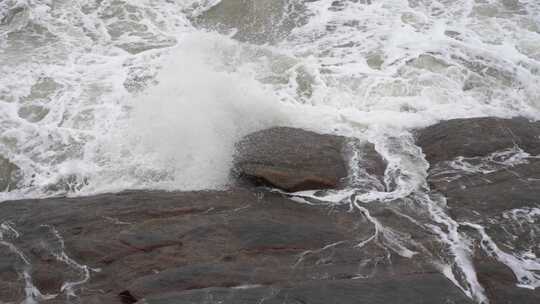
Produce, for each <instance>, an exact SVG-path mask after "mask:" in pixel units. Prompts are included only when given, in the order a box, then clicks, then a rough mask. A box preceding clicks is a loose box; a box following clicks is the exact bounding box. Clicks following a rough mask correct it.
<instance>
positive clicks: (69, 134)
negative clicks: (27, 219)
mask: <svg viewBox="0 0 540 304" xmlns="http://www.w3.org/2000/svg"><path fill="white" fill-rule="evenodd" d="M478 116H498V117H513V116H525V117H527V118H530V119H540V1H537V0H356V1H352V0H351V1H346V0H311V1H300V0H275V1H262V0H222V1H219V0H200V1H197V0H130V1H127V0H0V171H2V172H7V173H4V174H3V175H0V187H2V188H3V189H0V191H2V190H3V191H2V192H0V201H4V200H12V199H23V198H43V197H50V196H55V195H67V196H81V195H90V194H96V193H103V192H110V191H121V190H124V189H164V190H196V189H220V188H224V187H226V186H227V185H228V184H229V183H230V180H229V174H228V172H229V170H230V166H231V161H232V155H233V153H234V143H235V142H236V141H237V140H238V139H240V138H241V137H242V136H244V135H246V134H248V133H251V132H254V131H257V130H260V129H264V128H268V127H271V126H278V125H279V126H283V125H286V126H293V127H302V128H306V129H310V130H314V131H317V132H323V133H333V134H341V135H347V136H353V137H358V138H360V139H362V140H367V141H370V142H372V143H374V144H375V145H376V147H377V150H378V151H379V152H381V153H382V154H383V156H385V158H386V159H387V161H388V162H389V169H388V170H387V173H386V175H387V176H386V180H385V181H386V182H387V184H388V185H392V187H391V189H390V191H386V192H382V191H380V189H378V188H377V187H374V188H372V189H364V193H363V194H362V195H361V196H360V200H363V201H369V200H374V199H378V200H386V201H391V200H393V199H397V198H402V197H406V196H410V195H413V196H415V197H416V198H417V200H418V201H419V202H421V203H422V204H424V206H425V208H426V210H428V211H429V212H430V214H431V215H432V216H431V219H432V220H433V221H435V222H436V223H439V224H440V225H443V226H445V227H446V228H445V229H444V230H441V229H439V230H437V229H436V228H434V230H437V231H436V232H438V233H440V238H441V240H442V241H444V242H446V243H447V244H449V247H450V248H451V251H452V256H453V257H454V258H455V263H454V265H457V266H444V265H443V266H441V268H442V271H443V272H444V273H445V274H447V276H448V277H449V279H451V280H453V281H454V282H455V283H456V285H458V286H460V287H461V288H462V289H463V290H464V292H465V293H467V294H468V295H469V296H471V297H472V298H474V299H476V300H477V301H479V302H481V301H483V300H485V299H484V296H483V290H482V287H481V286H479V284H478V282H477V281H476V277H475V275H474V269H472V266H471V265H470V258H468V255H469V253H470V252H469V251H468V249H467V246H463V244H464V240H463V239H462V238H463V237H462V236H460V233H459V232H458V228H459V226H460V225H465V224H464V223H456V222H455V221H453V220H452V219H451V218H450V217H449V216H448V215H446V214H445V213H444V212H443V210H442V208H440V207H438V206H440V205H441V204H440V203H438V202H434V201H432V198H429V197H427V196H426V195H425V193H423V192H422V191H420V190H419V189H422V187H425V185H426V176H427V173H426V172H427V163H426V161H425V160H424V159H423V155H422V153H421V151H420V150H419V149H418V148H417V147H416V146H415V145H414V142H413V139H412V136H411V130H412V129H414V128H418V127H424V126H428V125H431V124H434V123H436V122H437V121H440V120H445V119H451V118H462V117H478ZM509 153H510V152H509ZM515 154H516V157H515V158H512V159H517V161H519V160H520V159H521V158H520V157H519V155H520V154H519V151H518V152H516V153H515ZM455 165H456V166H461V167H459V168H460V169H463V168H465V169H467V170H473V169H475V168H472V169H471V168H469V167H466V166H465V165H466V164H465V165H464V164H463V163H460V164H455ZM488 165H489V164H488ZM476 169H477V170H484V169H485V168H476ZM359 170H360V169H359ZM463 170H464V169H463ZM356 173H357V174H358V176H359V178H362V174H363V173H362V172H359V171H358V172H356ZM359 184H360V183H359ZM310 195H312V194H310V193H304V194H301V195H300V197H301V196H305V197H310ZM346 195H347V193H338V194H336V196H335V197H332V196H329V197H328V198H327V199H328V200H329V201H334V202H338V201H341V200H342V199H343V197H344V196H346ZM351 203H352V204H353V205H354V202H351ZM357 207H358V208H363V207H361V206H360V205H357ZM526 213H527V212H520V211H519V210H515V212H514V213H512V214H509V215H508V217H509V218H513V217H515V220H516V221H518V220H519V219H521V218H522V217H524V216H529V217H534V216H537V215H538V214H537V213H534V212H533V213H532V214H533V215H526ZM529 214H531V212H529ZM372 220H373V223H374V224H376V226H377V225H379V226H377V227H380V231H381V233H382V234H383V235H384V234H385V230H384V227H382V226H380V223H378V224H377V222H376V219H373V218H372ZM467 225H469V227H470V228H471V229H476V230H477V231H478V233H479V234H481V235H482V238H483V240H484V241H485V242H483V244H486V245H485V246H487V247H486V248H485V250H486V251H489V252H491V253H492V254H493V255H495V256H497V257H498V258H499V260H503V261H505V264H507V265H511V268H512V269H513V270H514V272H515V273H516V274H518V273H519V274H520V277H525V278H527V280H524V281H523V282H522V285H523V286H524V287H530V288H534V287H538V286H540V277H539V276H538V274H537V273H538V270H540V268H539V265H540V262H539V260H538V259H537V258H536V257H534V258H530V259H527V261H526V263H527V265H525V264H524V263H525V262H524V260H523V259H522V260H519V259H518V258H516V257H515V256H514V255H511V254H508V253H505V252H503V251H502V250H500V249H499V248H498V247H497V245H496V244H495V242H494V241H493V240H491V238H490V237H489V236H488V235H487V234H486V232H485V230H484V228H483V227H481V226H478V225H476V224H472V223H468V224H467ZM385 235H386V236H387V238H388V239H390V240H393V243H394V244H399V240H398V239H396V238H393V237H392V234H391V233H389V232H388V231H387V232H386V234H385ZM396 246H397V245H396ZM396 246H394V247H395V248H396V250H397V251H400V250H401V253H402V254H403V255H405V256H407V255H410V254H412V253H411V252H409V251H410V250H409V251H407V250H408V249H407V250H406V248H405V247H399V246H397V247H396ZM400 248H401V249H400ZM512 257H513V258H512ZM520 263H521V264H520ZM445 267H446V268H445ZM452 267H457V268H459V271H458V270H455V269H451V268H452ZM534 271H536V272H534ZM456 273H459V275H458V274H456ZM463 282H465V283H463Z"/></svg>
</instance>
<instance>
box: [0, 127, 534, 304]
mask: <svg viewBox="0 0 540 304" xmlns="http://www.w3.org/2000/svg"><path fill="white" fill-rule="evenodd" d="M489 124H492V125H491V126H492V128H497V127H499V126H501V125H504V126H505V128H504V130H508V129H510V130H513V131H512V134H514V137H512V138H513V140H506V139H504V138H501V133H497V132H498V131H494V130H492V129H491V128H490V127H489ZM527 124H529V125H528V126H526V125H527ZM463 125H468V126H473V127H472V128H473V129H474V128H477V127H478V126H481V128H480V129H478V128H477V129H476V130H477V131H478V130H480V131H482V132H480V131H478V132H476V131H475V132H473V131H470V133H467V132H469V131H467V132H465V131H460V128H461V127H460V126H463ZM441 130H445V131H441ZM486 130H487V131H486ZM460 132H461V133H460ZM485 132H488V135H487V136H486V135H485V134H486V133H485ZM489 132H491V133H489ZM536 132H537V131H536V125H535V123H529V122H526V121H524V120H521V119H514V120H499V119H490V118H482V119H471V120H462V121H461V122H460V123H459V124H457V123H456V122H455V121H449V122H441V123H440V124H438V125H435V126H432V127H429V128H426V129H424V130H418V131H417V132H416V135H417V139H418V140H417V144H418V145H419V146H420V147H421V148H422V149H423V151H424V152H425V154H426V155H427V157H426V158H427V160H428V161H429V163H430V169H429V171H428V172H427V173H428V180H427V182H428V184H429V190H428V191H427V192H421V191H413V192H411V194H409V195H406V196H404V197H400V198H397V199H396V198H391V199H380V198H375V199H373V200H372V201H369V200H368V199H364V200H358V199H355V198H356V197H362V195H363V194H364V193H363V192H362V191H363V190H355V191H357V192H350V191H351V187H349V186H348V184H347V183H348V180H349V178H350V175H351V172H349V171H350V166H351V165H354V164H359V165H360V166H361V167H362V168H363V169H364V170H366V171H367V172H369V174H371V175H372V176H373V177H374V178H376V179H379V180H380V181H381V183H382V181H383V175H384V172H385V169H386V163H385V161H384V160H383V158H382V157H381V156H380V155H378V154H377V152H376V151H375V149H374V147H373V146H372V145H371V144H368V143H359V142H356V141H354V140H352V139H347V138H344V137H339V136H331V135H321V134H316V133H312V132H309V131H305V130H299V129H291V128H273V129H269V130H264V131H261V132H257V133H254V134H251V135H249V136H247V137H246V138H245V139H244V140H243V141H241V142H240V143H239V144H238V146H237V147H238V151H237V152H238V153H237V156H236V159H235V165H236V167H235V169H234V172H233V173H234V175H235V176H236V177H238V178H240V180H241V182H239V183H238V185H236V186H231V188H229V189H227V190H221V191H217V190H216V191H194V192H161V191H125V192H121V193H117V194H103V195H97V196H90V197H80V198H49V199H42V200H21V201H13V202H3V203H1V204H0V224H1V226H0V241H1V243H0V248H2V250H1V251H0V300H1V301H3V302H8V303H9V302H16V303H20V302H22V301H23V300H24V299H25V298H28V294H29V292H30V291H32V290H33V291H34V296H33V298H35V299H37V300H38V301H39V302H41V303H149V304H165V303H175V304H179V303H180V304H181V303H230V304H233V303H234V304H242V303H246V304H247V303H260V302H264V303H290V304H292V303H310V304H317V303H321V304H323V303H324V304H326V303H340V304H347V303H351V304H352V303H474V302H480V300H481V299H482V297H481V296H479V295H478V294H475V293H473V292H472V291H470V290H472V289H467V288H465V289H463V288H459V287H458V286H456V282H452V280H450V279H449V278H448V277H452V275H451V274H452V273H454V274H455V275H454V278H456V281H458V284H460V283H462V282H463V281H462V278H461V277H460V272H459V270H458V269H457V268H456V264H457V262H455V261H456V260H455V252H456V251H451V249H452V248H451V246H450V245H448V243H445V242H442V241H441V238H442V237H441V235H445V236H449V235H450V232H451V231H450V229H451V228H452V226H451V225H448V226H444V225H443V224H442V220H441V219H442V218H443V216H442V215H440V218H439V219H436V218H434V216H433V214H434V211H433V210H435V213H436V212H444V213H445V214H447V215H445V216H447V218H444V219H446V220H448V221H455V223H456V225H457V228H456V230H455V233H458V234H460V235H461V236H463V238H464V239H465V241H464V243H463V244H467V246H468V248H467V250H466V251H463V252H464V254H465V255H469V258H470V262H471V264H472V265H473V267H474V271H475V273H474V279H475V280H477V281H478V283H479V284H480V285H481V292H482V295H485V297H486V299H487V300H489V301H490V303H538V299H539V291H538V289H536V290H534V289H528V288H519V287H518V286H517V284H522V285H527V280H528V279H529V280H530V282H532V280H534V275H535V274H536V273H537V272H535V271H537V270H535V269H534V265H533V264H534V263H533V262H534V261H535V260H534V256H538V255H540V248H539V246H540V245H539V244H540V239H539V236H540V228H539V225H538V219H540V206H539V201H538V200H537V198H538V197H540V186H539V185H538V181H539V178H538V177H539V176H540V159H538V158H537V157H536V154H539V153H537V151H536V149H537V147H536V145H535V142H534V141H535V136H537V135H539V134H540V133H536ZM443 133H448V134H446V135H444V136H443ZM462 133H463V134H466V139H463V140H462V141H461V144H460V140H461V139H459V138H458V137H459V136H461V135H460V134H462ZM479 134H483V135H482V136H480V135H479ZM490 134H495V135H493V136H494V137H493V141H490V140H489V137H490V136H492V135H490ZM516 134H517V135H516ZM463 136H465V135H463ZM471 136H476V139H474V140H477V141H478V142H480V143H481V144H482V147H481V149H480V148H478V147H476V146H474V145H472V144H471V141H469V137H471ZM440 141H448V142H449V143H451V144H452V145H449V146H447V147H446V148H445V151H444V153H443V152H441V151H438V150H437V149H439V147H442V146H443V143H441V142H440ZM351 142H352V144H351ZM514 143H517V145H515V144H514ZM351 149H353V150H354V149H356V151H357V152H358V153H357V158H351V155H350V153H351V151H352V150H351ZM254 168H255V169H254ZM276 172H278V173H276ZM276 176H277V177H278V178H276ZM321 180H325V181H331V182H320V181H321ZM314 181H315V182H314ZM260 185H263V186H265V187H258V186H260ZM387 187H392V186H391V185H387ZM272 188H278V189H280V190H282V191H285V192H276V191H273V190H272ZM328 188H334V192H332V191H331V190H328ZM339 188H342V189H343V190H341V191H342V192H339V191H338V190H335V189H339ZM317 189H326V190H324V191H322V193H323V194H320V195H319V194H317V193H318V192H317V191H315V192H314V193H315V194H314V195H313V196H311V197H305V196H302V195H303V194H304V193H306V192H308V193H311V192H310V191H305V192H302V193H301V194H298V193H291V191H298V190H317ZM358 189H362V188H361V187H360V188H358ZM327 190H328V191H329V192H328V193H330V194H335V195H337V194H339V193H349V194H348V196H343V197H345V198H343V199H341V200H338V201H334V203H329V202H328V201H325V193H326V194H328V193H327V192H326V191H327ZM378 191H384V189H378ZM387 191H388V190H387ZM336 193H337V194H336ZM430 204H431V205H430ZM434 204H436V205H437V206H441V207H440V208H441V209H440V211H437V210H439V209H436V208H438V207H436V206H432V205H434ZM434 208H435V209H434ZM447 230H448V231H450V232H449V233H446V231H447ZM463 252H462V253H463ZM501 253H506V254H507V255H504V256H503V255H501ZM525 253H526V254H528V255H525ZM501 256H502V257H503V258H501ZM512 257H513V258H514V260H512ZM527 259H528V260H527ZM512 263H524V264H520V265H518V266H522V268H520V269H522V270H523V269H529V270H530V271H529V272H521V273H520V272H519V271H517V272H516V269H513V268H512V267H511V266H512V265H514V266H515V264H512ZM527 263H529V264H527ZM525 264H527V265H529V266H527V265H525ZM523 265H525V266H523ZM530 265H533V266H530ZM444 267H446V268H444ZM527 267H529V268H527ZM449 273H450V274H449ZM516 273H519V274H520V276H521V277H519V276H518V275H517V274H516ZM528 276H529V277H528ZM469 279H470V278H469ZM462 286H466V285H462ZM33 288H35V289H33ZM38 291H39V292H38ZM471 298H472V299H471Z"/></svg>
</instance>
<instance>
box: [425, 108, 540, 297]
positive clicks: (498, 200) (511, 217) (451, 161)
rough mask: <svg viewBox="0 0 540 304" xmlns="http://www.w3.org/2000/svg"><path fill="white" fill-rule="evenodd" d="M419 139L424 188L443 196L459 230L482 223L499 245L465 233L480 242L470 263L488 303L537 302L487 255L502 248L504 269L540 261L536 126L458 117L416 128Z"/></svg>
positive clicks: (533, 293) (533, 294) (534, 294)
mask: <svg viewBox="0 0 540 304" xmlns="http://www.w3.org/2000/svg"><path fill="white" fill-rule="evenodd" d="M417 139H418V144H419V145H420V146H421V147H422V149H423V151H424V153H425V154H426V159H427V160H428V161H429V162H430V166H431V169H430V170H429V177H428V182H429V184H430V187H431V189H432V191H433V192H434V193H439V194H442V195H443V196H444V197H445V198H446V204H447V206H448V212H449V214H450V215H451V216H452V218H454V219H455V220H456V221H458V222H460V223H463V225H462V228H463V229H464V230H467V229H468V227H471V225H470V224H473V225H481V226H482V227H484V229H485V233H486V235H487V236H489V238H490V239H491V240H493V241H494V242H495V244H499V245H498V246H497V248H494V246H493V245H491V244H488V241H489V240H488V239H487V238H486V236H484V237H482V236H481V235H478V234H477V233H478V231H475V232H472V231H470V232H469V233H468V234H469V235H470V236H471V238H473V239H475V240H476V241H477V242H478V243H477V244H476V245H475V248H476V249H475V252H476V253H477V254H479V252H482V251H483V253H482V254H481V255H482V256H481V257H477V258H475V259H474V265H475V268H476V272H477V276H478V280H479V282H480V283H481V284H482V285H483V287H484V288H485V290H486V294H487V296H488V298H489V299H490V302H491V303H537V302H538V301H539V300H540V292H539V291H538V289H536V290H531V289H526V288H518V287H517V286H516V281H521V282H527V281H529V279H528V278H527V277H526V276H524V277H523V278H521V279H522V280H520V278H517V277H516V274H515V273H513V272H512V270H511V269H510V268H509V267H508V266H507V265H505V264H503V263H501V261H499V260H497V259H495V258H493V256H494V255H496V252H497V251H499V250H500V252H501V253H500V254H501V255H503V256H504V257H505V259H507V263H508V264H514V265H515V264H521V266H523V265H525V264H526V263H527V260H528V259H529V258H527V254H528V253H532V255H533V256H536V257H537V256H540V234H539V232H540V231H539V228H538V227H539V226H538V225H539V223H538V220H539V215H540V214H539V213H538V210H539V209H538V208H540V199H539V198H540V179H539V177H540V158H538V155H540V123H538V122H529V121H527V120H526V119H523V118H514V119H499V118H478V119H456V120H451V121H445V122H441V123H439V124H437V125H434V126H431V127H428V128H426V129H424V130H420V131H419V132H418V133H417ZM480 248H484V250H482V249H480ZM486 252H487V253H488V254H487V255H486ZM508 252H510V253H511V254H509V255H508V256H506V254H507V253H508ZM489 253H491V254H489ZM512 253H514V254H512ZM515 253H520V254H518V255H515ZM525 268H527V267H525ZM534 268H535V267H532V268H530V270H531V271H532V275H533V276H534V274H535V273H537V270H534Z"/></svg>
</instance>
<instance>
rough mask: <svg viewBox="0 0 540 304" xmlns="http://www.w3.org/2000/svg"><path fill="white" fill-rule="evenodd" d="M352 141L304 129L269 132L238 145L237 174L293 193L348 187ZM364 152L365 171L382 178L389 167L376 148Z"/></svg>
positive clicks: (368, 145) (366, 149)
mask: <svg viewBox="0 0 540 304" xmlns="http://www.w3.org/2000/svg"><path fill="white" fill-rule="evenodd" d="M351 142H352V139H347V138H345V137H341V136H335V135H323V134H318V133H314V132H310V131H306V130H302V129H295V128H286V127H279V128H272V129H266V130H263V131H259V132H256V133H253V134H250V135H248V136H247V137H245V138H244V139H243V140H242V141H241V142H239V143H238V144H237V153H236V157H235V168H234V173H235V174H236V175H237V176H240V177H241V178H243V179H245V180H248V181H250V182H251V183H252V184H256V185H267V186H272V187H276V188H279V189H282V190H285V191H290V192H294V191H301V190H312V189H326V188H338V187H341V186H344V185H345V184H346V178H347V176H348V158H349V157H350V155H347V154H348V153H350V147H348V144H349V143H351ZM361 149H362V152H363V153H362V154H363V157H362V158H363V160H362V165H363V166H364V169H366V171H368V172H369V173H371V174H374V175H376V176H379V177H381V176H382V175H383V174H384V168H385V164H384V161H383V160H382V159H381V157H380V156H379V155H378V154H377V152H376V151H375V150H374V148H373V145H371V144H365V145H363V146H362V147H361Z"/></svg>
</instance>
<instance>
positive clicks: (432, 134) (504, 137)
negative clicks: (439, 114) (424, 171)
mask: <svg viewBox="0 0 540 304" xmlns="http://www.w3.org/2000/svg"><path fill="white" fill-rule="evenodd" d="M417 143H418V145H419V146H420V147H421V148H422V150H423V152H424V154H425V155H426V160H427V161H429V162H430V163H431V164H435V163H437V162H440V161H444V160H451V159H453V158H455V157H458V156H463V157H475V156H485V155H488V154H490V153H493V152H495V151H501V150H505V149H509V148H512V147H513V146H514V145H517V146H519V147H520V148H521V149H523V150H524V151H525V152H528V153H530V154H532V155H537V154H540V123H538V122H530V121H528V120H526V119H524V118H513V119H501V118H494V117H485V118H472V119H451V120H447V121H443V122H440V123H438V124H435V125H433V126H430V127H427V128H425V129H422V130H419V131H417Z"/></svg>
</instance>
